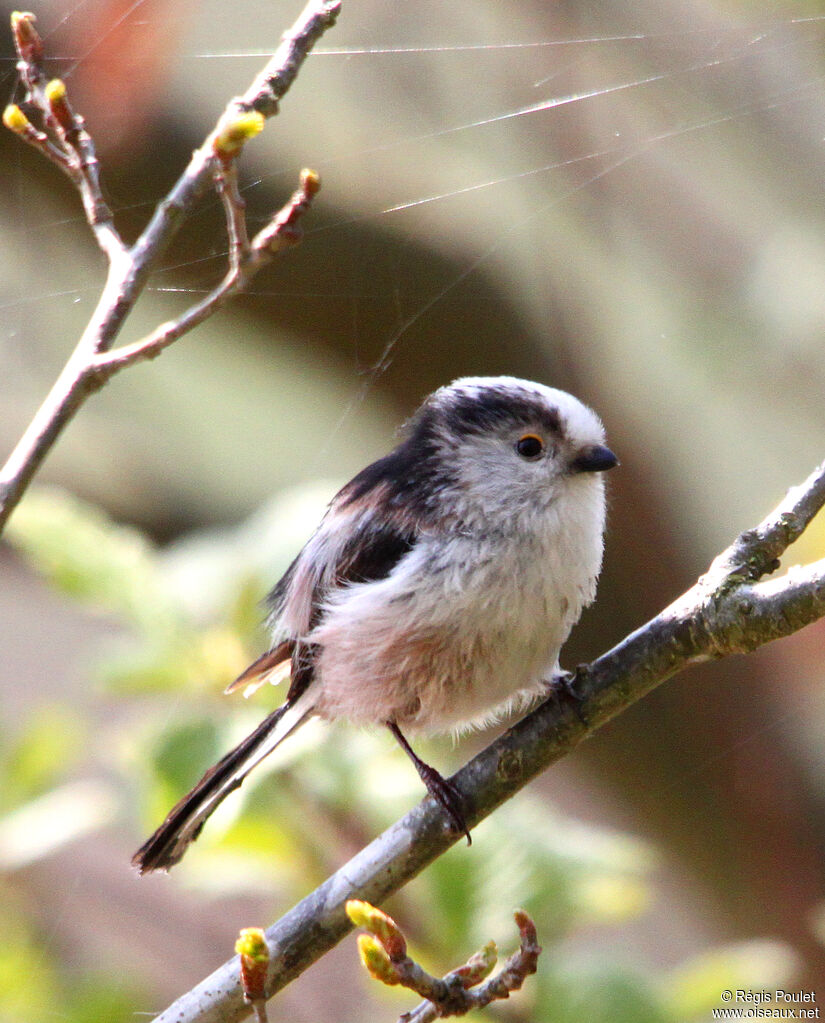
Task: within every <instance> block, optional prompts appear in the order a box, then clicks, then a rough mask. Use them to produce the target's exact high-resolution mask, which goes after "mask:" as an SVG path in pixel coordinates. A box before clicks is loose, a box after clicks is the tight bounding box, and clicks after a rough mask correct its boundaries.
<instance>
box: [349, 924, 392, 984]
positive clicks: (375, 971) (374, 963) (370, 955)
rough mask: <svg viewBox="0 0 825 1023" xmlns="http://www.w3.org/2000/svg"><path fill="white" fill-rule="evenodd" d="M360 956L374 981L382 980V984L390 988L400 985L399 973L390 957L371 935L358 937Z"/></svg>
mask: <svg viewBox="0 0 825 1023" xmlns="http://www.w3.org/2000/svg"><path fill="white" fill-rule="evenodd" d="M358 954H359V955H360V956H361V962H362V963H363V964H364V966H365V968H366V970H367V973H369V975H370V976H371V977H372V978H373V979H374V980H380V981H381V983H382V984H388V985H389V986H390V987H393V986H394V985H395V984H398V983H399V977H398V973H397V972H396V969H395V967H394V966H393V965H392V963H391V962H390V957H389V956H388V955H387V953H386V951H385V950H384V947H383V946H382V945H381V944H380V942H378V941H376V940H375V938H373V936H372V935H371V934H359V935H358Z"/></svg>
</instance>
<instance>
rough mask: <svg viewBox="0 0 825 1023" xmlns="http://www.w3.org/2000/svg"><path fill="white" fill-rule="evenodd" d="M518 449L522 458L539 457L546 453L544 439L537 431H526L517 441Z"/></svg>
mask: <svg viewBox="0 0 825 1023" xmlns="http://www.w3.org/2000/svg"><path fill="white" fill-rule="evenodd" d="M516 451H517V452H518V454H520V455H521V457H522V458H527V459H534V458H538V457H539V455H542V454H544V441H543V440H542V439H541V437H539V436H538V435H537V434H535V433H525V434H524V436H523V437H519V439H518V440H517V441H516Z"/></svg>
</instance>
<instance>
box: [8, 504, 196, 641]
mask: <svg viewBox="0 0 825 1023" xmlns="http://www.w3.org/2000/svg"><path fill="white" fill-rule="evenodd" d="M6 535H7V537H8V539H9V541H10V542H11V543H12V544H13V545H14V546H15V547H17V548H18V549H19V550H20V551H21V552H22V553H23V554H25V556H26V557H27V558H28V559H29V560H30V561H31V562H32V564H33V565H34V566H35V567H36V568H37V570H38V571H39V572H40V573H41V574H42V575H44V576H45V577H46V579H48V580H49V581H50V582H51V583H52V584H53V585H54V586H56V587H58V588H59V589H61V590H63V591H64V592H66V593H68V594H70V595H72V596H74V597H76V598H77V599H79V600H82V601H84V602H85V603H87V604H89V605H91V606H93V607H94V608H96V609H99V610H102V611H105V612H107V613H111V614H114V615H116V616H118V617H120V618H121V619H123V621H124V622H127V623H130V624H133V625H136V626H138V628H140V629H141V630H142V631H148V632H152V633H154V634H156V635H157V634H158V633H159V632H168V631H169V630H170V628H174V627H176V626H177V625H178V624H179V622H180V613H179V609H178V608H177V606H176V605H175V603H174V602H173V601H172V599H171V597H170V596H169V594H168V593H167V591H166V589H165V587H164V586H163V583H162V577H161V575H160V573H159V571H158V559H157V555H156V552H155V550H154V548H153V547H152V546H151V544H150V543H149V542H148V541H147V540H146V539H145V538H144V537H143V536H142V535H141V534H140V533H139V532H138V531H137V530H135V529H131V528H129V527H127V526H120V525H116V524H115V523H114V522H112V520H111V519H109V518H108V517H107V516H106V515H105V514H104V513H103V512H102V511H100V509H98V508H96V507H94V506H93V505H90V504H88V503H86V502H84V501H81V500H79V499H78V498H75V497H72V496H70V495H69V494H67V493H65V492H63V491H60V490H52V489H35V490H32V491H30V492H29V493H28V494H27V496H26V499H25V500H24V501H22V502H21V504H20V507H19V508H18V509H17V510H16V511H15V514H14V516H13V517H12V519H11V520H10V522H9V526H8V529H7V533H6Z"/></svg>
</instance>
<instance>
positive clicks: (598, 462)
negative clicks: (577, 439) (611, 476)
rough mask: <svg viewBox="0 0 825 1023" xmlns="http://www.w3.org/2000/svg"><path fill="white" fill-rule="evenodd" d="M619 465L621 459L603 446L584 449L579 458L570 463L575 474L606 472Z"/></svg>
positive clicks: (594, 445) (595, 445)
mask: <svg viewBox="0 0 825 1023" xmlns="http://www.w3.org/2000/svg"><path fill="white" fill-rule="evenodd" d="M618 464H619V459H618V458H616V456H615V455H614V454H613V452H612V451H611V450H610V448H606V447H605V446H604V445H603V444H593V445H592V447H589V448H584V450H583V451H582V452H581V454H580V455H579V456H578V458H575V459H574V460H573V461H572V462H571V463H570V468H571V470H572V471H573V472H604V471H605V470H606V469H613V468H614V467H615V466H617V465H618Z"/></svg>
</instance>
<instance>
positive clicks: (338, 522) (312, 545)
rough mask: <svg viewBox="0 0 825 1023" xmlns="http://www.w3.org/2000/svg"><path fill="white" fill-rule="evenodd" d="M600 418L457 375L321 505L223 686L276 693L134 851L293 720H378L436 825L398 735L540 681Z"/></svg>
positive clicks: (243, 768) (576, 570)
mask: <svg viewBox="0 0 825 1023" xmlns="http://www.w3.org/2000/svg"><path fill="white" fill-rule="evenodd" d="M616 464H617V459H616V456H615V455H614V454H613V452H612V451H610V449H609V448H607V447H605V444H604V429H603V427H602V424H601V422H600V421H599V419H598V417H597V416H596V415H595V413H593V412H592V411H591V410H590V409H589V408H587V407H586V406H584V405H583V404H582V403H581V402H580V401H578V400H577V399H576V398H574V397H572V395H570V394H567V393H565V392H564V391H558V390H554V389H553V388H550V387H545V386H544V385H542V384H536V383H531V382H529V381H526V380H518V379H516V378H515V377H467V378H464V379H462V380H457V381H456V382H455V383H453V384H451V385H450V386H449V387H442V388H441V389H440V390H438V391H436V392H435V393H434V394H432V395H431V396H430V397H429V398H427V399H426V401H425V402H424V403H423V405H422V406H421V408H420V409H419V410H418V411H417V412H416V414H415V415H414V416H413V418H412V420H411V421H410V423H409V424H408V426H407V429H406V434H405V437H404V439H403V440H402V442H401V443H400V444H399V445H398V447H396V448H395V450H394V451H392V452H391V453H390V454H388V455H386V456H385V457H384V458H381V459H379V460H378V461H377V462H374V463H373V464H372V465H369V466H367V468H366V469H363V470H362V471H361V472H360V473H358V475H357V476H356V477H355V478H354V479H352V480H351V481H350V482H349V483H348V484H347V485H346V486H345V487H344V488H343V489H342V490H341V491H340V492H339V493H338V494H337V495H336V497H335V498H334V499H333V500H332V502H331V504H330V506H329V509H328V510H327V513H326V515H325V516H324V518H323V520H322V521H321V524H320V525H319V527H318V529H317V530H316V531H315V533H314V535H313V536H312V537H311V538H310V540H309V541H308V543H307V544H306V546H305V547H304V548H303V550H302V551H301V553H300V554H299V555H298V556H297V558H296V559H295V560H294V561H293V562H292V564H291V565H290V567H289V568H288V569H287V571H286V573H285V575H284V576H283V578H282V579H281V581H280V582H279V583H278V585H277V586H276V587H275V588H274V590H273V591H272V593H271V594H270V597H269V604H270V607H271V612H272V613H271V626H272V644H271V647H270V649H269V650H268V651H267V652H266V653H265V654H263V656H262V657H260V658H258V660H257V661H255V663H254V664H252V665H251V666H250V667H249V668H248V669H247V670H246V671H245V672H244V673H243V674H242V675H241V676H240V678H238V679H237V680H236V681H235V682H234V683H233V684H232V685H231V686H230V687H229V691H231V690H234V689H236V688H240V687H242V686H247V685H255V684H261V683H263V682H266V681H278V680H280V679H282V678H287V677H288V678H289V679H290V685H289V691H288V693H287V698H286V702H285V703H284V705H283V706H282V707H280V708H278V709H277V710H275V711H273V712H272V713H271V714H270V715H269V716H268V717H267V718H265V719H264V720H263V721H262V722H261V724H260V725H259V726H258V727H257V728H256V729H255V731H254V732H252V733H251V734H250V735H249V736H247V738H246V739H244V740H243V742H241V743H240V745H239V746H237V747H236V748H235V749H233V750H232V751H231V752H230V753H227V755H226V756H225V757H224V758H223V759H222V760H220V761H219V762H218V763H217V764H216V765H215V766H214V767H213V768H211V770H209V771H207V773H206V774H205V775H204V777H203V778H202V779H201V781H200V782H199V783H198V784H197V785H196V786H195V788H194V789H193V790H192V791H191V792H190V793H189V794H188V795H187V796H185V797H184V798H183V799H182V800H181V801H180V802H179V803H178V805H177V806H176V807H175V808H174V809H173V810H172V811H171V812H170V814H169V816H168V817H167V818H166V820H165V821H164V822H163V824H162V825H161V826H160V827H159V828H158V830H157V831H156V832H155V833H154V835H152V837H151V838H150V839H149V840H148V841H147V842H146V843H145V844H144V845H143V846H142V847H141V848H140V849H139V850H138V852H137V853H136V854H135V856H134V858H133V860H132V862H133V864H134V865H135V866H136V867H137V869H138V870H139V871H140V872H141V873H144V872H146V871H151V870H157V869H168V868H169V867H171V866H173V865H174V864H175V863H177V862H178V860H180V858H181V857H182V856H183V854H184V852H185V851H186V849H187V847H188V845H189V844H190V842H192V841H194V839H196V838H197V837H198V835H199V834H200V831H201V828H202V827H203V824H204V822H205V821H206V819H207V818H208V817H209V815H210V814H211V813H212V811H213V810H214V809H215V808H216V807H217V806H218V804H219V803H220V802H221V801H222V800H223V799H224V798H225V797H226V796H227V795H228V794H229V793H230V792H231V791H232V790H233V789H235V788H237V787H238V786H239V785H240V784H241V782H242V781H243V779H244V778H245V777H246V775H247V774H248V773H249V771H251V770H252V768H253V767H255V765H256V764H258V763H260V761H261V760H263V758H264V757H265V756H267V755H268V754H269V753H271V752H272V750H273V749H275V747H276V746H277V745H278V744H279V743H280V742H281V741H282V740H283V739H285V738H286V736H287V735H289V734H290V732H293V731H294V730H295V729H296V728H297V727H298V726H299V725H301V724H302V723H303V722H304V721H306V720H307V719H308V718H309V717H311V716H313V715H317V716H319V717H321V718H327V719H332V718H348V719H349V720H351V721H354V722H357V723H365V724H379V725H385V726H386V727H388V728H389V729H390V731H391V732H392V733H393V735H394V736H395V738H396V739H397V740H398V742H399V743H400V744H401V746H402V747H403V748H404V750H405V752H406V753H407V754H408V755H409V756H410V758H411V759H412V761H413V763H414V764H415V767H416V769H417V770H418V772H419V774H420V776H421V778H422V780H423V782H424V784H425V785H426V787H427V790H428V792H429V793H430V794H431V795H432V796H433V797H434V798H435V799H436V800H437V801H438V802H439V803H440V804H441V806H442V807H443V808H444V810H445V811H446V813H447V816H448V818H449V820H450V823H451V825H452V826H453V827H454V828H455V829H456V830H458V831H465V832H466V830H467V828H466V825H465V822H464V817H463V814H462V810H461V797H460V795H459V793H458V792H457V790H456V789H455V788H454V786H453V785H452V784H451V783H450V782H449V781H447V780H446V779H444V778H442V777H441V775H440V774H439V773H438V772H437V771H436V770H435V769H434V768H432V767H430V766H429V765H427V764H425V763H424V762H423V761H421V760H420V759H419V758H418V757H417V756H416V754H415V753H414V752H413V751H412V749H411V748H410V746H409V744H408V743H407V740H406V739H405V738H404V735H403V734H402V729H403V730H404V732H407V733H432V732H444V731H451V730H452V731H454V730H460V729H462V728H467V727H470V726H473V725H480V724H482V723H484V722H485V721H489V720H492V719H494V718H497V717H499V716H500V715H502V714H504V713H505V712H507V711H510V710H512V709H515V708H524V707H526V706H527V705H529V703H531V702H532V701H533V700H534V699H535V698H536V697H537V696H538V695H540V694H542V693H544V694H546V692H547V686H548V681H551V680H552V679H553V677H554V676H555V675H556V674H557V673H558V671H559V668H558V654H559V650H560V648H561V646H562V644H563V643H564V641H565V640H566V639H567V636H568V634H569V633H570V630H571V628H572V627H573V625H574V624H575V623H576V622H577V621H578V618H579V615H580V614H581V611H582V608H584V607H585V606H586V605H587V604H589V603H590V602H591V601H592V600H593V597H594V595H595V591H596V578H597V576H598V574H599V570H600V568H601V561H602V534H603V531H604V519H605V498H604V483H603V480H602V475H601V474H602V472H603V471H604V470H606V469H611V468H612V467H613V466H615V465H616Z"/></svg>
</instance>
